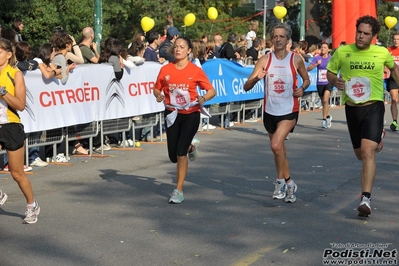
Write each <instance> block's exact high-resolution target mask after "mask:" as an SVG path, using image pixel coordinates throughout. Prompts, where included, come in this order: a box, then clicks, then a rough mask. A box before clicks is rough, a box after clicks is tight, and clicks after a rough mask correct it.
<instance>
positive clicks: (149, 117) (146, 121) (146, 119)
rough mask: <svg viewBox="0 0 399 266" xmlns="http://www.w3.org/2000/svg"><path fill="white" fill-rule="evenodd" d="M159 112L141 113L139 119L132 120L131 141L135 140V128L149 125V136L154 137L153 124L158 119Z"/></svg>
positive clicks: (155, 123) (156, 122) (154, 124)
mask: <svg viewBox="0 0 399 266" xmlns="http://www.w3.org/2000/svg"><path fill="white" fill-rule="evenodd" d="M160 116H161V113H152V114H146V115H142V116H141V117H140V119H139V120H132V129H133V130H132V132H133V134H132V135H133V141H134V142H136V132H135V131H136V129H140V128H145V127H151V137H152V138H153V137H154V126H156V125H157V124H158V122H159V121H160ZM159 124H160V132H162V123H159ZM161 137H162V133H161Z"/></svg>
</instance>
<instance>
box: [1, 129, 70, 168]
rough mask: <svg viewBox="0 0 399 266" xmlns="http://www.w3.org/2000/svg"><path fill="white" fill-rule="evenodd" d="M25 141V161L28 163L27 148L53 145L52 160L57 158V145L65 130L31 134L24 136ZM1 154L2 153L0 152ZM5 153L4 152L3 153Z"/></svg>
mask: <svg viewBox="0 0 399 266" xmlns="http://www.w3.org/2000/svg"><path fill="white" fill-rule="evenodd" d="M26 135H27V137H26V141H25V160H26V165H28V163H29V148H30V147H42V146H49V145H53V158H52V159H55V157H56V156H57V144H60V143H62V142H63V140H64V137H65V135H66V129H65V128H57V129H50V130H45V131H38V132H31V133H28V134H26ZM2 153H3V152H2ZM4 153H5V151H4Z"/></svg>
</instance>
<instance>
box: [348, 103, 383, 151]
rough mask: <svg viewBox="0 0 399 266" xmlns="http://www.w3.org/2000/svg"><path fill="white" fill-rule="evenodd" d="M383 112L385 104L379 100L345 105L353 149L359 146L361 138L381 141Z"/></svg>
mask: <svg viewBox="0 0 399 266" xmlns="http://www.w3.org/2000/svg"><path fill="white" fill-rule="evenodd" d="M384 113H385V106H384V102H381V101H380V102H376V103H373V104H370V105H366V106H361V107H357V106H350V105H345V114H346V122H347V125H348V130H349V135H350V137H351V141H352V146H353V148H354V149H358V148H360V146H361V141H362V139H369V140H372V141H374V142H376V143H379V142H380V141H381V134H382V130H383V128H384Z"/></svg>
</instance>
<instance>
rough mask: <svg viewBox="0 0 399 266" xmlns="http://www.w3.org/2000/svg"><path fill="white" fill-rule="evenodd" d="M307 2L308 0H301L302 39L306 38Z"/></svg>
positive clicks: (300, 34)
mask: <svg viewBox="0 0 399 266" xmlns="http://www.w3.org/2000/svg"><path fill="white" fill-rule="evenodd" d="M305 2H306V0H301V23H300V26H299V27H300V28H299V36H300V40H305Z"/></svg>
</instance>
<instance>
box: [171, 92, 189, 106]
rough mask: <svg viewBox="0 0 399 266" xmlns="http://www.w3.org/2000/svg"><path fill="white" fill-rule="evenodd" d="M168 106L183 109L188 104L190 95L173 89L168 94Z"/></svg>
mask: <svg viewBox="0 0 399 266" xmlns="http://www.w3.org/2000/svg"><path fill="white" fill-rule="evenodd" d="M170 104H171V105H173V106H176V107H181V108H184V107H185V106H187V105H189V104H190V93H189V92H188V91H186V90H182V89H174V90H173V91H171V92H170Z"/></svg>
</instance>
